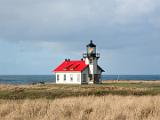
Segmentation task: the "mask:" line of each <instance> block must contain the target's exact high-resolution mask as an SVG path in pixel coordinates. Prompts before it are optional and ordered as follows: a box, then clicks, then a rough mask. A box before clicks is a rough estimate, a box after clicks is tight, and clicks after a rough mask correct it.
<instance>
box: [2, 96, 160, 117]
mask: <svg viewBox="0 0 160 120" xmlns="http://www.w3.org/2000/svg"><path fill="white" fill-rule="evenodd" d="M159 113H160V96H117V95H107V96H101V97H99V96H88V97H84V96H81V97H68V98H58V99H54V100H51V99H34V100H33V99H25V100H0V120H160V114H159Z"/></svg>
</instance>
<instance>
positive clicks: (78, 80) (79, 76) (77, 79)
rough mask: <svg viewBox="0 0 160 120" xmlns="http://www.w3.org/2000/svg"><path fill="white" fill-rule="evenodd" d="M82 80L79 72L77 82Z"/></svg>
mask: <svg viewBox="0 0 160 120" xmlns="http://www.w3.org/2000/svg"><path fill="white" fill-rule="evenodd" d="M79 81H80V74H77V82H79Z"/></svg>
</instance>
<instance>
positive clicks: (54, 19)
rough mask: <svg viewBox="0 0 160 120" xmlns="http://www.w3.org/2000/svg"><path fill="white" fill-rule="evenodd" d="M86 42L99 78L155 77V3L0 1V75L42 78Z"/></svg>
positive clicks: (158, 13)
mask: <svg viewBox="0 0 160 120" xmlns="http://www.w3.org/2000/svg"><path fill="white" fill-rule="evenodd" d="M90 40H93V42H94V43H95V44H96V45H97V52H99V53H100V54H101V57H100V59H99V65H100V66H101V67H102V68H103V69H104V70H105V73H104V74H123V75H127V74H146V75H147V74H150V75H151V74H160V64H159V63H160V47H159V46H160V1H159V0H0V75H15V74H16V75H19V74H20V75H34V74H36V75H44V74H52V70H53V69H54V68H55V67H56V66H57V65H59V64H60V63H61V62H62V61H63V60H64V59H65V58H70V59H73V60H76V59H81V58H82V53H84V52H86V45H87V44H88V43H89V41H90Z"/></svg>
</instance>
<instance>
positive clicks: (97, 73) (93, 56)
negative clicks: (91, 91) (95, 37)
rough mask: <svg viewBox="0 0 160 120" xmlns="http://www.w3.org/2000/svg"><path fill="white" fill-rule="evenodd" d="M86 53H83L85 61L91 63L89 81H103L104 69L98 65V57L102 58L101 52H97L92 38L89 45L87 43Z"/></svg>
mask: <svg viewBox="0 0 160 120" xmlns="http://www.w3.org/2000/svg"><path fill="white" fill-rule="evenodd" d="M86 49H87V50H86V51H87V52H86V53H84V54H83V58H84V60H85V63H86V64H88V65H89V71H88V72H89V73H88V74H89V75H88V78H89V80H88V82H89V83H101V73H102V72H104V70H103V69H102V68H101V67H100V66H99V65H98V59H99V58H100V53H97V52H96V45H95V44H94V43H93V41H92V40H91V41H90V43H89V44H88V45H86Z"/></svg>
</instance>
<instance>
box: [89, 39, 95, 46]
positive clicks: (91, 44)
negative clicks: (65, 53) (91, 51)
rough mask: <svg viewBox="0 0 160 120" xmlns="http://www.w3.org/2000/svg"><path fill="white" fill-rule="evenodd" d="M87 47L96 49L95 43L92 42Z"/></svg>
mask: <svg viewBox="0 0 160 120" xmlns="http://www.w3.org/2000/svg"><path fill="white" fill-rule="evenodd" d="M87 47H96V45H95V44H94V43H93V41H92V40H91V41H90V43H89V44H88V45H87Z"/></svg>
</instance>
